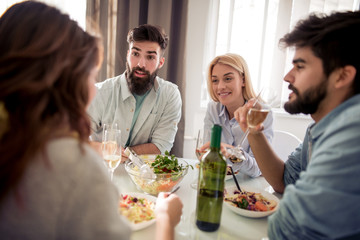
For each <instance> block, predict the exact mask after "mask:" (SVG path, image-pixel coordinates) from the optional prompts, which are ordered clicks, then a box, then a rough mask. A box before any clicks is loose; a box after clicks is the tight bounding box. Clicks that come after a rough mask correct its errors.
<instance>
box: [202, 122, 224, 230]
mask: <svg viewBox="0 0 360 240" xmlns="http://www.w3.org/2000/svg"><path fill="white" fill-rule="evenodd" d="M220 142H221V126H219V125H216V124H215V125H214V126H213V127H212V129H211V141H210V150H209V151H208V152H207V153H205V155H204V156H203V158H202V160H201V161H200V168H199V181H198V192H197V202H196V226H197V227H198V228H199V229H200V230H202V231H206V232H213V231H216V230H217V229H218V228H219V226H220V220H221V211H222V205H223V197H224V185H225V174H226V161H225V159H224V157H223V155H222V154H221V152H220Z"/></svg>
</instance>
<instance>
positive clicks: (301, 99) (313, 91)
mask: <svg viewBox="0 0 360 240" xmlns="http://www.w3.org/2000/svg"><path fill="white" fill-rule="evenodd" d="M326 88H327V80H326V79H325V80H324V81H322V82H321V83H320V84H319V85H318V86H316V87H312V88H310V89H308V90H306V91H305V92H304V94H302V96H300V94H299V91H298V90H297V89H296V88H295V87H294V86H293V85H291V84H290V85H289V89H290V90H292V91H293V92H294V94H295V95H296V99H295V100H294V101H293V102H290V101H288V102H286V103H285V104H284V109H285V110H286V111H287V112H288V113H290V114H296V113H304V114H313V113H315V112H316V111H317V110H318V107H319V105H320V103H321V101H322V100H323V99H324V98H325V97H326V94H327V92H326Z"/></svg>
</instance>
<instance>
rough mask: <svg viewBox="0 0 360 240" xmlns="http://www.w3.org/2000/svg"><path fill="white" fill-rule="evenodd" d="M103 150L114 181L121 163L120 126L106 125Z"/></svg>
mask: <svg viewBox="0 0 360 240" xmlns="http://www.w3.org/2000/svg"><path fill="white" fill-rule="evenodd" d="M101 150H102V156H103V158H104V161H105V164H106V166H107V167H108V170H109V172H110V179H111V181H112V179H113V175H114V171H115V169H116V168H117V167H118V166H119V164H120V162H121V131H120V129H119V126H118V124H116V123H114V124H104V129H103V139H102V146H101Z"/></svg>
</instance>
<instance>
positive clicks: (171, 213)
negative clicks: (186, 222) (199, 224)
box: [155, 192, 183, 228]
mask: <svg viewBox="0 0 360 240" xmlns="http://www.w3.org/2000/svg"><path fill="white" fill-rule="evenodd" d="M182 208H183V204H182V202H181V200H180V198H179V197H178V196H177V195H176V194H171V195H169V193H164V192H160V193H159V195H158V197H157V200H156V207H155V214H156V219H157V221H168V222H169V223H170V227H171V228H174V227H175V226H176V225H177V224H178V223H179V222H180V218H181V213H182Z"/></svg>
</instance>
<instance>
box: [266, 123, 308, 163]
mask: <svg viewBox="0 0 360 240" xmlns="http://www.w3.org/2000/svg"><path fill="white" fill-rule="evenodd" d="M300 143H301V140H300V139H299V138H298V137H296V136H295V135H294V134H291V133H289V132H285V131H280V130H274V138H273V140H272V146H273V149H274V151H275V153H276V154H277V155H278V156H279V157H280V158H281V159H282V160H283V161H284V162H285V161H286V160H287V159H288V156H289V155H290V153H292V152H293V151H294V150H295V148H296V147H298V146H299V144H300Z"/></svg>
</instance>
